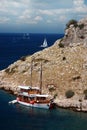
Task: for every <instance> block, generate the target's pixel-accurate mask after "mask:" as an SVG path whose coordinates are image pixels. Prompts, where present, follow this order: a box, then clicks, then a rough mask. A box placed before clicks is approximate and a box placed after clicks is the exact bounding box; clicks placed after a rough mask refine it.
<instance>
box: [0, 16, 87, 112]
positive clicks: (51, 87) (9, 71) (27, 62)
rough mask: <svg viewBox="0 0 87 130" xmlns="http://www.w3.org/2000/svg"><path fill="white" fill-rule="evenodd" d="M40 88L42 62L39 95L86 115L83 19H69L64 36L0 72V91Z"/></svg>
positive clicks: (86, 31)
mask: <svg viewBox="0 0 87 130" xmlns="http://www.w3.org/2000/svg"><path fill="white" fill-rule="evenodd" d="M31 61H32V67H33V71H32V86H40V82H39V80H40V63H41V62H42V70H43V74H42V77H43V79H42V85H43V93H49V94H51V95H53V96H54V97H55V102H56V104H57V105H58V106H59V107H63V108H72V109H74V110H77V111H84V112H87V18H84V19H82V20H80V21H78V22H77V21H75V20H71V21H69V23H68V24H67V28H66V30H65V35H64V37H63V38H62V39H59V40H57V41H56V42H55V43H54V44H53V45H52V46H51V47H49V48H46V49H44V50H42V51H39V52H36V53H34V54H33V55H31V56H24V57H21V58H20V59H19V60H18V61H16V62H15V63H13V64H11V65H9V66H8V68H6V69H4V70H2V71H0V88H1V89H4V90H7V91H11V92H13V94H17V92H18V85H30V84H31Z"/></svg>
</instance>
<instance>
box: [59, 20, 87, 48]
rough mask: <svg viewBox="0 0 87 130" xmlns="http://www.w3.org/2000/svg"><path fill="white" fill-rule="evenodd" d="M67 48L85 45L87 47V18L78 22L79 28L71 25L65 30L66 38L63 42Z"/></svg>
mask: <svg viewBox="0 0 87 130" xmlns="http://www.w3.org/2000/svg"><path fill="white" fill-rule="evenodd" d="M61 43H62V44H64V45H65V46H68V45H69V46H74V45H79V44H84V46H86V47H87V18H84V19H82V20H80V21H79V22H77V26H74V24H71V25H70V26H69V27H68V29H66V30H65V36H64V38H63V39H62V41H61Z"/></svg>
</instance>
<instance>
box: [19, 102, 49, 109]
mask: <svg viewBox="0 0 87 130" xmlns="http://www.w3.org/2000/svg"><path fill="white" fill-rule="evenodd" d="M18 103H20V104H22V105H25V106H28V107H37V108H44V109H49V108H50V105H49V104H47V103H44V104H42V103H41V104H40V103H34V104H30V103H26V102H22V101H18Z"/></svg>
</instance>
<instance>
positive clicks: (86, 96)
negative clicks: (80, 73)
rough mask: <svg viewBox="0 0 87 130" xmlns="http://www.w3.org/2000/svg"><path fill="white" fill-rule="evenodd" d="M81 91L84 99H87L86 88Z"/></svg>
mask: <svg viewBox="0 0 87 130" xmlns="http://www.w3.org/2000/svg"><path fill="white" fill-rule="evenodd" d="M83 93H84V95H85V97H84V99H87V89H85V90H84V92H83Z"/></svg>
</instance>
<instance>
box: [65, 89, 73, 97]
mask: <svg viewBox="0 0 87 130" xmlns="http://www.w3.org/2000/svg"><path fill="white" fill-rule="evenodd" d="M74 95H75V93H74V92H73V91H72V90H68V91H66V93H65V96H66V98H71V97H73V96H74Z"/></svg>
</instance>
